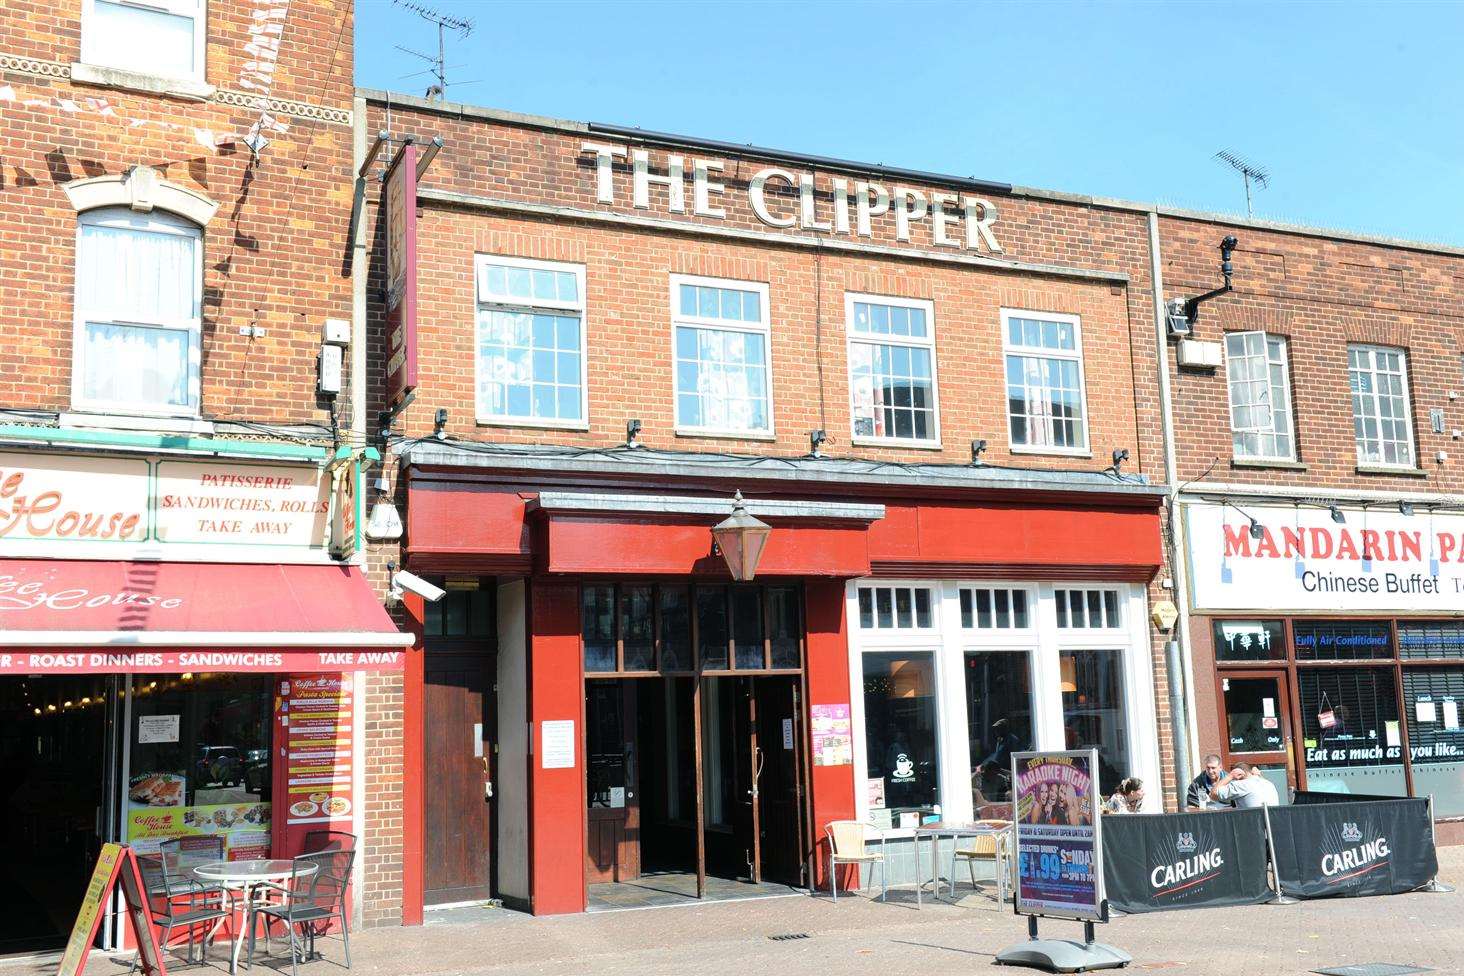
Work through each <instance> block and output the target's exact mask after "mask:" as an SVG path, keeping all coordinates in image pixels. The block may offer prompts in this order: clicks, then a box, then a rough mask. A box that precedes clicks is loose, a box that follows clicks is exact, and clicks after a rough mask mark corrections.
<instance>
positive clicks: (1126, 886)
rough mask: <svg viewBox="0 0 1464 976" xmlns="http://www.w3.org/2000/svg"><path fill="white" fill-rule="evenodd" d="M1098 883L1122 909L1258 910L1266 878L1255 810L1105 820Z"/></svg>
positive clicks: (1262, 830)
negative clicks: (1225, 907)
mask: <svg viewBox="0 0 1464 976" xmlns="http://www.w3.org/2000/svg"><path fill="white" fill-rule="evenodd" d="M1103 880H1104V885H1105V887H1106V888H1107V892H1108V903H1109V905H1111V906H1112V907H1114V908H1116V909H1118V910H1119V911H1121V912H1128V913H1130V914H1137V913H1139V912H1162V911H1168V910H1170V909H1175V908H1210V907H1213V906H1215V905H1258V904H1260V903H1261V902H1264V901H1266V900H1267V899H1268V898H1269V897H1270V896H1271V889H1270V886H1269V884H1268V883H1267V880H1266V817H1265V814H1264V813H1263V812H1262V811H1260V810H1259V809H1254V810H1229V811H1215V812H1212V813H1170V814H1154V815H1140V816H1109V817H1104V818H1103Z"/></svg>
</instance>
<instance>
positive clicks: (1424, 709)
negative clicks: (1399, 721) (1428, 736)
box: [1413, 698, 1439, 722]
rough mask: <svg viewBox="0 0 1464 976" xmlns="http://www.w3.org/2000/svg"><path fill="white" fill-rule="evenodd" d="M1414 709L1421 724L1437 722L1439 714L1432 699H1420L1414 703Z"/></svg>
mask: <svg viewBox="0 0 1464 976" xmlns="http://www.w3.org/2000/svg"><path fill="white" fill-rule="evenodd" d="M1413 708H1414V711H1415V713H1416V714H1417V716H1418V720H1419V721H1420V722H1437V721H1438V720H1439V719H1438V712H1437V711H1436V710H1435V708H1434V703H1433V699H1432V698H1420V699H1418V701H1416V702H1414V703H1413Z"/></svg>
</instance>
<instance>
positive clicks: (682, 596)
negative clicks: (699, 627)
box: [658, 586, 692, 671]
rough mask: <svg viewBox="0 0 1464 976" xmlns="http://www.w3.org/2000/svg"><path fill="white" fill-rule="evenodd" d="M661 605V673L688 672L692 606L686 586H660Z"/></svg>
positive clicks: (690, 662)
mask: <svg viewBox="0 0 1464 976" xmlns="http://www.w3.org/2000/svg"><path fill="white" fill-rule="evenodd" d="M658 599H659V600H660V604H661V670H662V671H690V670H691V667H692V661H691V603H690V597H689V594H688V591H687V589H686V587H684V586H663V587H661V591H660V594H659V597H658Z"/></svg>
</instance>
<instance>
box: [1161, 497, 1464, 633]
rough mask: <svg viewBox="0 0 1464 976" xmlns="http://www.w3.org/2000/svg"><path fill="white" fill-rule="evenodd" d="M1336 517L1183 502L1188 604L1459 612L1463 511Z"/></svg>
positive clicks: (1317, 511) (1356, 512)
mask: <svg viewBox="0 0 1464 976" xmlns="http://www.w3.org/2000/svg"><path fill="white" fill-rule="evenodd" d="M1338 511H1339V512H1340V513H1341V514H1342V516H1343V521H1342V522H1337V521H1335V520H1334V519H1333V518H1332V516H1331V514H1330V513H1329V512H1328V511H1327V510H1326V509H1322V508H1306V507H1298V508H1284V509H1278V508H1266V507H1262V506H1256V505H1249V504H1248V505H1246V506H1245V513H1244V514H1242V513H1241V512H1240V511H1239V510H1238V509H1236V508H1235V507H1234V506H1229V505H1215V504H1189V505H1186V506H1185V507H1184V513H1185V533H1186V536H1187V538H1188V542H1189V544H1188V551H1189V573H1190V581H1191V587H1192V591H1193V596H1194V606H1195V608H1196V609H1197V610H1202V611H1203V610H1277V611H1290V610H1301V611H1305V610H1320V611H1327V612H1332V613H1335V612H1336V611H1337V610H1339V609H1341V610H1357V611H1387V612H1404V613H1406V612H1409V611H1420V612H1430V613H1432V612H1455V613H1457V612H1464V515H1456V514H1444V513H1428V512H1425V511H1423V510H1422V509H1419V510H1417V511H1416V513H1415V514H1413V515H1404V514H1401V513H1400V512H1399V511H1398V510H1397V509H1396V508H1394V509H1390V510H1380V509H1371V510H1364V509H1361V508H1355V509H1354V508H1348V509H1339V510H1338ZM1251 517H1254V518H1255V524H1254V527H1253V526H1252V522H1251Z"/></svg>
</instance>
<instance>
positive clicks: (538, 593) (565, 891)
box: [528, 581, 586, 915]
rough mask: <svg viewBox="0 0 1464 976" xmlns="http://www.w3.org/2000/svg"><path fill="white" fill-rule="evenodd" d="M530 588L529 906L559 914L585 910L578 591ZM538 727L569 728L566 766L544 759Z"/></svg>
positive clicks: (558, 586)
mask: <svg viewBox="0 0 1464 976" xmlns="http://www.w3.org/2000/svg"><path fill="white" fill-rule="evenodd" d="M530 587H531V589H530V594H529V642H528V651H529V722H530V723H531V724H530V743H531V746H530V749H531V754H530V756H529V764H530V766H529V859H530V860H529V890H530V901H531V906H532V911H533V913H534V914H535V915H561V914H564V913H567V912H582V911H584V910H585V821H586V813H585V769H584V741H585V730H584V705H585V690H584V688H585V682H584V672H583V664H584V662H583V659H582V656H581V653H580V607H579V586H578V585H577V584H574V583H552V582H549V583H546V582H539V581H534V582H532V583H531V584H530ZM545 722H550V723H563V722H569V723H571V725H570V726H569V729H568V731H570V732H571V736H570V739H571V748H570V753H569V762H568V765H558V764H557V763H555V762H554V761H555V760H556V759H557V758H558V757H555V756H553V755H547V754H546V752H545V748H544V746H545V742H544V723H545ZM557 728H558V729H560V730H564V729H565V726H563V725H558V726H557ZM546 763H551V768H546Z"/></svg>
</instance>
